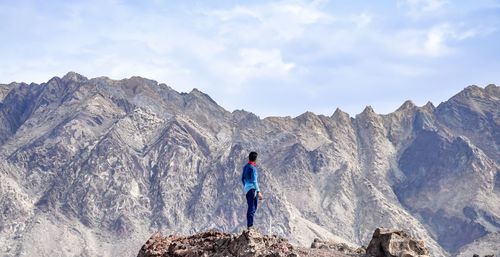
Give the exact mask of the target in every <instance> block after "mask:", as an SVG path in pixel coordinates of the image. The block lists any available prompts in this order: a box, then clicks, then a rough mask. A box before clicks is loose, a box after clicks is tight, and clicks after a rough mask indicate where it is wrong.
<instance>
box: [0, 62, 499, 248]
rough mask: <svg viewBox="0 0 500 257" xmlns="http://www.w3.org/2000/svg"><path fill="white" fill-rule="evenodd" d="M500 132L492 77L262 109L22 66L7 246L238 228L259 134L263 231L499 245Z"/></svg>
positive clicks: (1, 193)
mask: <svg viewBox="0 0 500 257" xmlns="http://www.w3.org/2000/svg"><path fill="white" fill-rule="evenodd" d="M0 79H1V78H0ZM408 98H411V96H408ZM334 105H335V103H332V106H334ZM499 146H500V89H499V87H497V86H496V85H488V86H486V87H479V86H468V87H466V88H465V89H464V90H463V91H461V92H458V93H457V94H456V95H454V96H452V97H451V98H450V99H449V100H447V101H445V102H443V103H440V104H438V105H437V106H435V105H434V104H432V103H428V104H426V105H424V106H416V105H415V104H414V103H412V102H411V101H407V102H405V103H404V104H402V106H401V107H400V108H398V109H397V110H395V111H394V112H392V113H389V114H385V115H381V114H377V113H376V112H375V110H373V108H371V107H366V108H365V110H364V111H363V112H362V113H360V114H357V115H355V116H350V115H349V114H347V113H345V112H343V111H342V110H340V109H337V110H335V111H334V112H333V114H332V115H328V116H325V115H317V114H314V113H311V112H304V114H302V115H299V116H297V117H293V118H292V117H267V118H260V117H258V116H256V115H255V114H253V113H251V112H248V111H244V110H236V111H233V112H229V111H227V110H225V109H224V108H222V107H220V106H219V105H218V104H217V103H216V102H215V101H214V100H213V99H211V98H210V96H208V95H206V94H205V93H203V92H201V91H199V90H196V89H193V90H192V91H191V92H189V93H180V92H177V91H175V90H174V89H172V88H171V87H169V86H168V85H166V84H162V83H158V82H156V81H153V80H149V79H145V78H141V77H132V78H128V79H122V80H112V79H109V78H107V77H98V78H91V79H89V78H86V77H84V76H82V75H79V74H77V73H74V72H70V73H68V74H67V75H65V76H63V77H54V78H52V79H50V80H49V81H47V82H45V83H41V84H36V83H31V84H27V83H22V82H20V83H17V82H13V83H10V84H5V85H0V252H1V253H2V255H4V256H134V255H136V254H137V250H138V249H140V248H141V245H142V244H143V243H144V241H146V239H147V238H149V237H150V235H151V234H152V233H153V232H155V231H163V232H165V231H170V233H172V234H175V235H194V234H196V232H199V231H208V230H211V229H216V230H218V231H224V232H226V233H238V231H240V230H241V229H242V228H244V227H245V226H246V224H245V211H246V204H245V200H244V195H243V192H242V188H241V187H242V186H241V181H240V176H241V168H242V166H243V165H244V164H245V163H246V160H247V156H248V153H249V151H252V150H253V151H257V152H259V159H258V164H257V165H258V169H259V172H260V173H259V175H260V176H259V178H260V184H261V188H262V190H263V193H264V198H265V199H264V201H263V202H261V203H260V204H259V209H258V210H257V214H256V224H255V225H256V227H257V229H258V230H259V231H262V233H263V234H270V235H271V234H275V235H277V236H279V237H282V238H286V239H287V240H289V242H290V243H291V244H293V245H297V246H310V245H311V242H313V240H314V239H315V238H318V240H319V241H317V242H320V241H321V242H330V241H335V242H339V243H345V244H346V245H348V246H352V247H354V248H355V249H356V248H358V247H359V246H361V245H368V243H369V242H370V240H371V238H372V236H373V231H375V229H376V228H378V227H395V228H402V229H404V230H405V231H407V233H408V235H410V236H412V237H414V238H417V239H418V240H423V241H424V242H425V243H426V246H427V248H428V250H429V252H430V255H431V256H438V257H439V256H450V255H452V256H470V255H471V254H475V253H477V254H496V255H498V250H496V249H498V245H499V243H498V242H499V241H498V238H499V236H498V235H499V232H500V168H499V163H500V151H499ZM316 249H318V248H316ZM495 251H496V252H495Z"/></svg>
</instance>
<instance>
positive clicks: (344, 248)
mask: <svg viewBox="0 0 500 257" xmlns="http://www.w3.org/2000/svg"><path fill="white" fill-rule="evenodd" d="M311 248H319V249H333V250H336V251H339V252H342V253H346V254H364V253H365V252H366V249H365V248H363V247H360V248H355V247H351V246H349V245H347V244H346V243H339V242H335V241H322V240H320V239H317V238H316V239H314V242H313V243H312V244H311Z"/></svg>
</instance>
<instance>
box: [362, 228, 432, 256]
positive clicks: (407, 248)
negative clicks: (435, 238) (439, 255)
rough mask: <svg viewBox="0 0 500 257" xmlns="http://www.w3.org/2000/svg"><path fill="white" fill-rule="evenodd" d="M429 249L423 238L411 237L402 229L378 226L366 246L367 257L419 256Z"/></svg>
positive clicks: (425, 254)
mask: <svg viewBox="0 0 500 257" xmlns="http://www.w3.org/2000/svg"><path fill="white" fill-rule="evenodd" d="M428 255H429V251H428V250H427V248H426V247H425V246H424V242H423V241H421V240H415V239H413V238H411V237H410V236H409V235H408V234H407V233H405V232H404V231H402V230H395V229H385V228H377V229H376V230H375V232H374V233H373V238H372V240H371V241H370V244H369V245H368V247H367V248H366V256H367V257H371V256H372V257H418V256H422V257H424V256H428Z"/></svg>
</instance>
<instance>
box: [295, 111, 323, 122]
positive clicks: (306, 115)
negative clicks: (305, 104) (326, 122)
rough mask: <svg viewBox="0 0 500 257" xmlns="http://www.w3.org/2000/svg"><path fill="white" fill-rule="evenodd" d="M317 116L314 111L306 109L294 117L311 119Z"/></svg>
mask: <svg viewBox="0 0 500 257" xmlns="http://www.w3.org/2000/svg"><path fill="white" fill-rule="evenodd" d="M317 118H318V115H316V114H315V113H314V112H311V111H306V112H304V113H302V114H301V115H299V116H297V117H295V118H294V119H297V120H303V119H305V120H312V119H317Z"/></svg>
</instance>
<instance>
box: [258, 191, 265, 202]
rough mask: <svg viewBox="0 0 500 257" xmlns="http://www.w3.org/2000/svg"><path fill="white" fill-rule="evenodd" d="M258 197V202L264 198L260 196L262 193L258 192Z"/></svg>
mask: <svg viewBox="0 0 500 257" xmlns="http://www.w3.org/2000/svg"><path fill="white" fill-rule="evenodd" d="M257 196H258V197H259V200H261V201H262V200H263V199H264V196H263V195H262V193H261V192H260V191H259V194H258V195H257Z"/></svg>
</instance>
